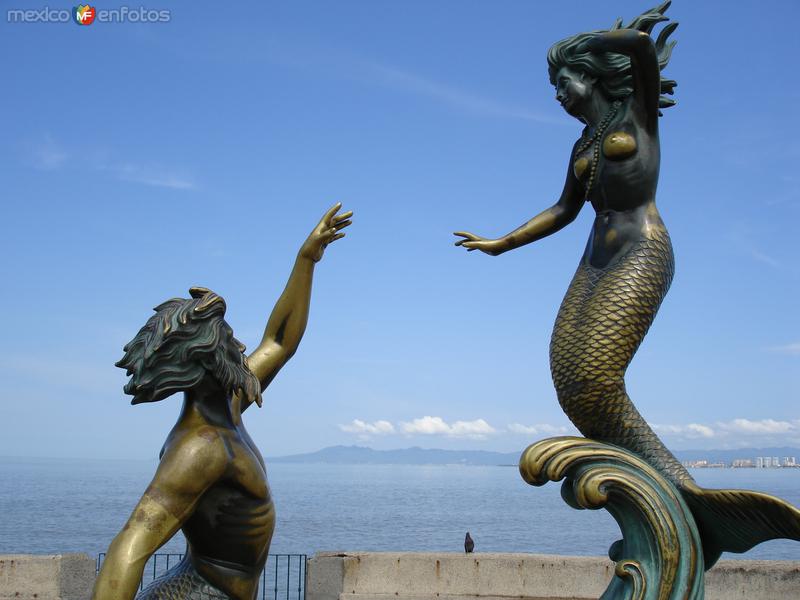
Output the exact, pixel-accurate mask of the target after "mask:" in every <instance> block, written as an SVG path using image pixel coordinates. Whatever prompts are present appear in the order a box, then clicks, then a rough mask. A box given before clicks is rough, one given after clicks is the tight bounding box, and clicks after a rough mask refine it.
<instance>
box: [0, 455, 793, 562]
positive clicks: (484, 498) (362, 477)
mask: <svg viewBox="0 0 800 600" xmlns="http://www.w3.org/2000/svg"><path fill="white" fill-rule="evenodd" d="M155 468H156V462H155V461H122V460H99V459H98V460H66V459H62V460H59V459H22V458H0V553H37V554H38V553H63V552H86V553H88V554H89V555H92V556H95V555H97V554H98V553H99V552H104V551H105V550H106V548H107V547H108V544H109V542H110V541H111V539H112V538H113V537H114V536H115V535H116V534H117V532H118V531H119V530H120V528H122V526H123V525H124V524H125V521H126V520H127V518H128V516H129V515H130V513H131V510H132V509H133V507H134V506H135V504H136V502H137V501H138V499H139V497H140V496H141V494H142V492H143V491H144V489H145V488H146V487H147V484H148V483H149V481H150V479H151V478H152V475H153V472H154V471H155ZM268 472H269V481H270V486H271V489H272V494H273V498H274V501H275V504H276V509H277V524H276V530H275V536H274V537H273V541H272V547H271V549H270V551H271V552H272V553H300V554H313V553H314V552H316V551H320V550H332V551H336V550H346V551H355V550H372V551H444V552H458V551H463V542H464V534H465V533H466V532H467V531H469V532H470V533H471V535H472V537H473V539H474V540H475V551H476V552H534V553H547V554H584V555H601V554H605V553H606V551H607V549H608V546H609V545H610V544H611V542H613V541H614V540H616V539H617V538H619V537H620V533H619V529H618V527H617V525H616V523H615V522H614V520H613V519H612V518H611V517H610V515H609V514H608V513H607V512H605V511H603V510H597V511H588V510H574V509H572V508H569V507H568V506H567V505H566V504H564V502H563V501H562V500H561V497H560V489H559V485H558V484H554V483H550V484H548V485H545V486H544V487H541V488H534V487H531V486H529V485H527V484H526V483H525V482H523V480H522V479H521V478H520V475H519V472H518V471H517V469H516V468H514V467H502V466H497V467H479V466H444V465H430V466H417V465H334V464H278V463H276V464H273V465H269V464H268ZM692 475H693V476H694V477H695V478H696V480H697V482H698V483H699V484H700V485H702V486H704V487H714V488H744V489H755V490H759V491H764V492H768V493H771V494H775V495H777V496H780V497H782V498H784V499H786V500H788V501H790V502H792V503H793V504H795V505H800V469H695V470H693V471H692ZM183 549H184V542H183V540H182V538H181V537H180V534H178V536H176V538H174V539H173V540H171V541H170V542H168V543H167V544H166V545H165V546H164V547H163V548H162V549H161V550H160V551H161V552H182V551H183ZM727 557H729V558H750V559H756V558H757V559H788V560H800V542H792V541H786V540H774V541H770V542H767V543H764V544H761V545H760V546H758V547H756V548H755V549H753V550H751V551H750V552H748V553H746V554H737V555H728V556H727Z"/></svg>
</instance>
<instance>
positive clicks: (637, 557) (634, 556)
mask: <svg viewBox="0 0 800 600" xmlns="http://www.w3.org/2000/svg"><path fill="white" fill-rule="evenodd" d="M519 469H520V474H521V475H522V478H523V479H524V480H525V481H527V482H528V483H530V484H531V485H536V486H540V485H544V484H545V483H547V482H548V481H562V480H563V484H562V491H561V495H562V497H563V498H564V499H565V500H566V501H567V502H568V503H569V504H570V505H571V506H573V507H575V508H579V509H592V510H596V509H600V508H605V509H606V510H608V512H609V513H611V515H612V516H613V517H614V518H615V519H616V521H617V523H618V524H619V526H620V530H621V531H622V534H623V539H622V540H621V541H620V542H617V544H615V545H614V546H612V553H611V554H613V555H612V556H611V558H612V560H614V561H615V562H616V567H615V571H614V574H615V576H616V577H615V578H614V579H612V582H611V584H610V585H609V587H608V589H607V590H606V593H605V594H604V595H603V598H625V599H628V598H630V599H637V600H689V599H691V600H701V599H702V596H703V568H702V566H703V560H702V543H701V540H700V535H699V533H698V530H697V527H696V526H695V522H694V519H693V517H692V513H691V511H690V509H689V507H688V506H687V504H686V501H685V500H684V499H683V497H682V495H681V494H680V493H679V492H678V490H677V489H676V488H675V486H674V485H673V484H672V483H671V482H670V481H669V480H668V479H667V478H665V477H664V476H663V475H662V474H661V473H660V472H659V470H657V469H655V468H654V467H653V466H652V465H651V464H650V463H649V462H648V461H646V460H643V459H642V458H641V457H639V456H637V455H636V454H633V453H631V452H629V451H627V450H624V449H622V448H619V447H616V446H612V445H610V444H604V443H601V442H597V441H595V440H589V439H585V438H578V437H558V438H550V439H547V440H542V441H540V442H537V443H535V444H532V445H531V446H529V447H528V448H527V449H526V450H525V452H523V454H522V457H521V458H520V462H519Z"/></svg>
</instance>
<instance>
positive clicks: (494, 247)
mask: <svg viewBox="0 0 800 600" xmlns="http://www.w3.org/2000/svg"><path fill="white" fill-rule="evenodd" d="M453 235H457V236H460V237H463V238H464V239H463V240H458V241H457V242H456V246H461V247H463V248H466V249H467V252H472V251H473V250H480V251H481V252H483V253H484V254H488V255H489V256H497V255H498V254H502V253H503V252H505V250H506V249H507V248H506V246H505V244H504V243H503V240H489V239H487V238H484V237H481V236H479V235H475V234H474V233H470V232H468V231H456V232H455V233H454V234H453Z"/></svg>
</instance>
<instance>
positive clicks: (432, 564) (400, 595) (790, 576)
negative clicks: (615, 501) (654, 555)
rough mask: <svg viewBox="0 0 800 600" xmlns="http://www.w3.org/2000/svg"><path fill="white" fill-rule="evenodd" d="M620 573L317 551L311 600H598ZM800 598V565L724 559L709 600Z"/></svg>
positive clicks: (541, 559) (467, 558)
mask: <svg viewBox="0 0 800 600" xmlns="http://www.w3.org/2000/svg"><path fill="white" fill-rule="evenodd" d="M613 573H614V564H613V563H612V562H611V561H610V560H608V559H606V558H602V557H582V556H549V555H542V554H480V553H479V554H470V555H466V554H461V553H459V554H445V553H430V554H426V553H411V552H397V553H395V552H391V553H390V552H386V553H383V552H366V553H357V552H356V553H349V552H348V553H332V552H321V553H318V554H316V555H315V556H314V557H313V558H312V559H311V560H310V561H309V564H308V581H307V584H306V586H307V587H306V600H388V597H390V596H391V597H393V598H397V599H398V600H428V599H439V600H442V597H445V598H446V599H447V600H467V599H474V598H478V597H479V598H481V599H482V600H500V599H501V598H506V599H507V598H508V597H510V596H513V597H515V598H517V599H521V600H556V599H558V600H561V599H564V600H590V599H591V600H596V599H597V598H599V597H600V595H601V594H602V593H603V591H604V590H605V588H606V586H607V585H608V582H609V580H610V579H611V576H612V575H613ZM793 598H795V599H800V561H798V562H794V561H791V562H790V561H744V560H723V561H720V562H719V563H718V564H717V565H716V566H715V567H714V568H713V569H712V570H711V571H710V572H708V573H706V600H739V599H741V600H744V599H747V600H778V599H787V600H788V599H793Z"/></svg>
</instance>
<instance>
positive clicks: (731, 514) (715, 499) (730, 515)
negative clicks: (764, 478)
mask: <svg viewBox="0 0 800 600" xmlns="http://www.w3.org/2000/svg"><path fill="white" fill-rule="evenodd" d="M681 491H682V492H683V496H684V499H685V500H686V503H687V504H688V505H689V508H690V509H691V511H692V515H694V518H695V521H696V522H697V528H698V530H699V531H700V538H701V539H702V541H703V554H704V556H705V567H706V569H710V568H711V567H712V566H713V565H714V563H716V562H717V560H718V559H719V557H720V555H721V554H722V553H723V552H747V551H748V550H750V548H752V547H753V546H755V545H757V544H760V543H761V542H766V541H767V540H773V539H777V538H787V539H792V540H798V541H800V510H799V509H797V508H796V507H794V506H792V505H791V504H789V503H788V502H786V501H785V500H781V499H780V498H776V497H775V496H770V495H769V494H762V493H760V492H751V491H748V490H707V489H703V488H700V487H698V486H696V485H694V484H693V483H690V482H684V483H683V485H682V486H681Z"/></svg>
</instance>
